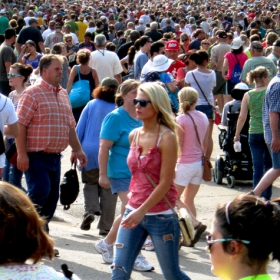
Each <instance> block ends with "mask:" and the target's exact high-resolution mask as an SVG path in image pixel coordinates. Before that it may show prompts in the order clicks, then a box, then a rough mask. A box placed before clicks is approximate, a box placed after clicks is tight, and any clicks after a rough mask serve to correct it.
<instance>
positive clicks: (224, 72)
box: [222, 57, 228, 80]
mask: <svg viewBox="0 0 280 280" xmlns="http://www.w3.org/2000/svg"><path fill="white" fill-rule="evenodd" d="M227 72H228V59H227V58H226V57H225V58H224V64H223V68H222V76H223V78H224V79H225V80H228V78H227V77H226V75H227Z"/></svg>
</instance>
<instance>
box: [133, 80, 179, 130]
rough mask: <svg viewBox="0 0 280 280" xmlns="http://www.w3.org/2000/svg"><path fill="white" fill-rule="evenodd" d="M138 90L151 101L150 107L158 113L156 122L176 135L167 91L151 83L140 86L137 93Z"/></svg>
mask: <svg viewBox="0 0 280 280" xmlns="http://www.w3.org/2000/svg"><path fill="white" fill-rule="evenodd" d="M140 90H141V91H142V92H143V93H144V94H145V95H147V97H148V98H149V99H150V100H151V102H152V106H153V107H154V109H155V111H156V112H157V113H158V122H159V123H160V124H162V125H164V126H166V127H168V128H169V129H171V130H172V131H173V132H174V133H175V134H176V123H175V121H174V118H173V115H172V111H171V105H170V100H169V98H168V94H167V91H166V90H165V89H164V88H163V87H162V86H161V85H159V84H158V83H153V82H149V83H144V84H141V85H140V86H139V88H138V92H139V91H140Z"/></svg>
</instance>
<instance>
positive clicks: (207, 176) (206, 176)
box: [187, 113, 213, 182]
mask: <svg viewBox="0 0 280 280" xmlns="http://www.w3.org/2000/svg"><path fill="white" fill-rule="evenodd" d="M187 115H188V116H189V117H190V118H191V120H192V122H193V125H194V129H195V134H196V137H197V141H198V143H199V145H200V147H201V150H202V146H201V142H200V139H199V134H198V131H197V126H196V123H195V122H194V119H193V117H192V116H191V115H190V114H189V113H187ZM201 158H202V166H203V176H202V179H203V180H204V181H205V182H210V181H211V180H212V172H211V168H212V167H213V166H212V163H211V161H210V160H209V159H208V158H207V157H206V156H205V155H204V152H203V150H202V157H201Z"/></svg>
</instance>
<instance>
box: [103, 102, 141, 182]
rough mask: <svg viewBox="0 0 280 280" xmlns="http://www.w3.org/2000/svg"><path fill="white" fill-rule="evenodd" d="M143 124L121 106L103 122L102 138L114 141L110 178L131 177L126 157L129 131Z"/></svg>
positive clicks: (111, 151)
mask: <svg viewBox="0 0 280 280" xmlns="http://www.w3.org/2000/svg"><path fill="white" fill-rule="evenodd" d="M141 125H142V121H139V120H136V119H134V118H132V117H130V116H129V114H128V113H127V112H126V111H125V110H124V109H123V107H119V108H118V109H116V110H114V111H113V112H111V113H110V114H108V115H107V116H106V117H105V119H104V120H103V122H102V126H101V132H100V138H101V139H106V140H110V141H113V142H114V144H113V146H112V147H111V149H110V151H109V159H108V165H107V176H108V177H109V178H110V179H126V178H130V177H131V173H130V171H129V168H128V165H127V162H126V159H127V155H128V152H129V147H130V143H129V137H128V136H129V133H130V132H131V131H132V130H133V129H135V128H138V127H140V126H141Z"/></svg>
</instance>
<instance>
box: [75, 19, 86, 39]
mask: <svg viewBox="0 0 280 280" xmlns="http://www.w3.org/2000/svg"><path fill="white" fill-rule="evenodd" d="M76 23H77V24H78V26H79V35H78V39H79V41H80V43H81V42H83V41H84V36H85V33H86V29H87V28H88V25H87V24H86V23H84V22H81V21H77V22H76Z"/></svg>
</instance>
